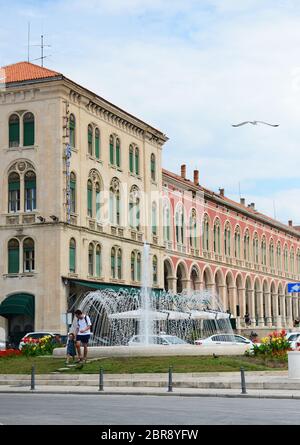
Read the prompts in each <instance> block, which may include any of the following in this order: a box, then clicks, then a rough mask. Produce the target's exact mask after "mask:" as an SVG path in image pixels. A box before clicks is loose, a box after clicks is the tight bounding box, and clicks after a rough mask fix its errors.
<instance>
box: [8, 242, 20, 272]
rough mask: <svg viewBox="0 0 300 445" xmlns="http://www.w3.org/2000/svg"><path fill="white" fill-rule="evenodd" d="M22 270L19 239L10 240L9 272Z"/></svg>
mask: <svg viewBox="0 0 300 445" xmlns="http://www.w3.org/2000/svg"><path fill="white" fill-rule="evenodd" d="M19 271H20V244H19V241H18V240H17V239H11V240H9V242H8V273H19Z"/></svg>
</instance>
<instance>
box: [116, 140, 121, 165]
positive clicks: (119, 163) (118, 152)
mask: <svg viewBox="0 0 300 445" xmlns="http://www.w3.org/2000/svg"><path fill="white" fill-rule="evenodd" d="M120 145H121V143H120V139H119V138H116V164H117V167H121V157H120V156H121V152H120Z"/></svg>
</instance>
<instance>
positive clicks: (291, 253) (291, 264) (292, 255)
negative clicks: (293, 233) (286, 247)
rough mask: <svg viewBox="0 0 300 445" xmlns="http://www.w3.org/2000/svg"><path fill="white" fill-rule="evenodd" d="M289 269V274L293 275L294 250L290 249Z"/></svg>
mask: <svg viewBox="0 0 300 445" xmlns="http://www.w3.org/2000/svg"><path fill="white" fill-rule="evenodd" d="M290 269H291V273H295V253H294V248H293V247H292V248H291V252H290Z"/></svg>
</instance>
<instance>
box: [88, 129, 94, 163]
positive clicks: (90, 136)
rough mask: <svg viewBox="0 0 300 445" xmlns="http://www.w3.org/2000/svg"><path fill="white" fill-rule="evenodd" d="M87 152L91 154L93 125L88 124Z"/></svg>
mask: <svg viewBox="0 0 300 445" xmlns="http://www.w3.org/2000/svg"><path fill="white" fill-rule="evenodd" d="M88 154H89V155H91V156H92V155H93V127H92V126H91V125H88Z"/></svg>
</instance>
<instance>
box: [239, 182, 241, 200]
mask: <svg viewBox="0 0 300 445" xmlns="http://www.w3.org/2000/svg"><path fill="white" fill-rule="evenodd" d="M239 195H240V199H241V183H240V181H239Z"/></svg>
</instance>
